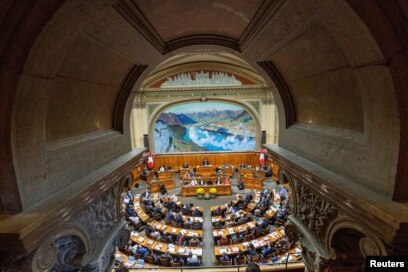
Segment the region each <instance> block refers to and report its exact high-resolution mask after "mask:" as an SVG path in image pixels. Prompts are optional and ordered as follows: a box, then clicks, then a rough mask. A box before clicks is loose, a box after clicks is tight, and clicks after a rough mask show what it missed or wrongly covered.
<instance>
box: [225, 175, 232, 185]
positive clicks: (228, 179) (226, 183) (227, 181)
mask: <svg viewBox="0 0 408 272" xmlns="http://www.w3.org/2000/svg"><path fill="white" fill-rule="evenodd" d="M224 184H225V185H231V180H230V177H229V176H227V177H226V178H225V182H224Z"/></svg>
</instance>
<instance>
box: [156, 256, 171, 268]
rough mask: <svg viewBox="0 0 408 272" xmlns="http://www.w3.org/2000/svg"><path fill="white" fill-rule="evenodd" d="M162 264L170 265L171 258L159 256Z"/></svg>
mask: <svg viewBox="0 0 408 272" xmlns="http://www.w3.org/2000/svg"><path fill="white" fill-rule="evenodd" d="M159 261H160V265H161V266H170V260H169V259H167V258H161V257H160V258H159Z"/></svg>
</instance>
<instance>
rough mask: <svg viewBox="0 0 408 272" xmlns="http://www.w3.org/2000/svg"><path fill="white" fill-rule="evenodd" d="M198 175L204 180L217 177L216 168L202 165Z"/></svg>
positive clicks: (198, 167)
mask: <svg viewBox="0 0 408 272" xmlns="http://www.w3.org/2000/svg"><path fill="white" fill-rule="evenodd" d="M196 174H197V175H198V176H201V177H202V178H204V179H207V178H210V177H211V176H215V167H214V166H212V165H200V166H197V168H196Z"/></svg>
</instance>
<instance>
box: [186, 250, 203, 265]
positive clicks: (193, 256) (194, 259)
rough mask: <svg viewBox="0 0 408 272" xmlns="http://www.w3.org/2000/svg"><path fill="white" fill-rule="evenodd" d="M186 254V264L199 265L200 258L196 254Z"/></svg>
mask: <svg viewBox="0 0 408 272" xmlns="http://www.w3.org/2000/svg"><path fill="white" fill-rule="evenodd" d="M188 256H189V257H188V258H187V265H188V266H199V265H200V260H199V259H198V256H197V255H196V254H193V253H192V252H190V253H189V255H188Z"/></svg>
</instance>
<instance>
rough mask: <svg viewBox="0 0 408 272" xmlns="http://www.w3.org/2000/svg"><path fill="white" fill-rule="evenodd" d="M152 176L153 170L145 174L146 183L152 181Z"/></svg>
mask: <svg viewBox="0 0 408 272" xmlns="http://www.w3.org/2000/svg"><path fill="white" fill-rule="evenodd" d="M153 178H154V172H153V171H150V172H149V174H147V176H146V181H147V182H148V183H149V182H152V180H153Z"/></svg>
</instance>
